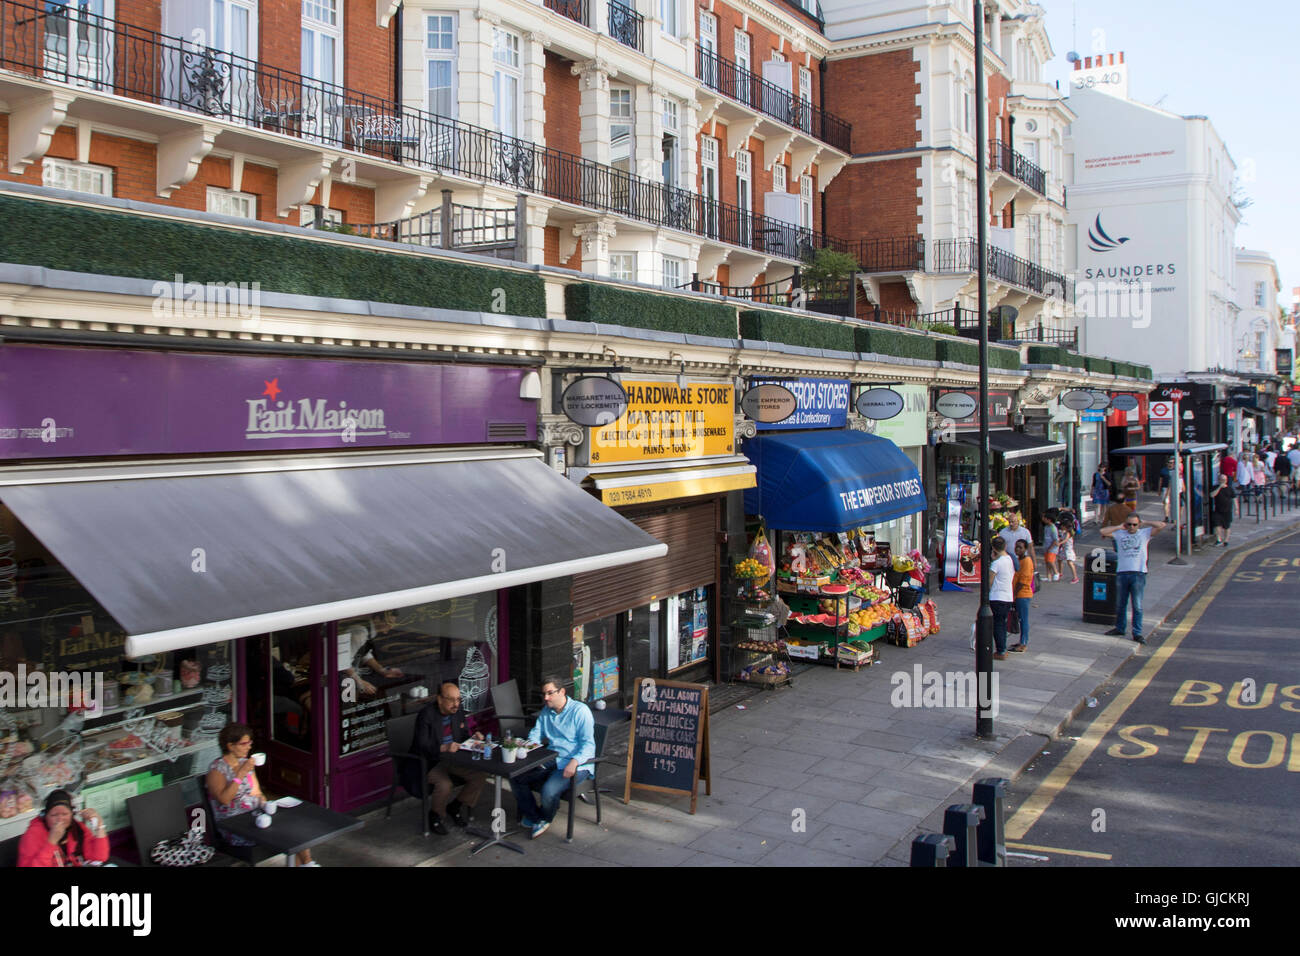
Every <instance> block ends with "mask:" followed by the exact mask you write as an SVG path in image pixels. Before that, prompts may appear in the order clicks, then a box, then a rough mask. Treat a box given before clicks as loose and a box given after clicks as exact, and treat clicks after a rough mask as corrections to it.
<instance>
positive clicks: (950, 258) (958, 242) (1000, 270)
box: [933, 239, 1074, 302]
mask: <svg viewBox="0 0 1300 956" xmlns="http://www.w3.org/2000/svg"><path fill="white" fill-rule="evenodd" d="M933 246H934V263H933V270H934V271H935V272H974V271H975V270H976V269H977V268H978V267H979V243H978V241H977V240H975V239H940V240H938V241H937V242H935V243H933ZM987 263H988V271H989V275H991V276H993V277H994V278H995V279H997V280H999V281H1001V282H1005V283H1007V284H1008V285H1014V286H1018V287H1019V288H1021V289H1026V290H1028V291H1030V292H1033V293H1035V294H1036V295H1041V296H1044V297H1046V298H1049V299H1062V300H1064V301H1066V302H1073V301H1074V280H1073V279H1069V278H1067V277H1066V276H1063V275H1061V274H1060V273H1059V272H1052V271H1051V270H1050V269H1044V268H1043V267H1042V266H1040V265H1038V263H1036V262H1030V261H1029V260H1028V259H1022V258H1020V257H1019V256H1015V255H1012V254H1011V253H1009V252H1007V251H1006V250H1005V249H999V248H998V247H997V246H992V245H990V246H989V247H988V252H987Z"/></svg>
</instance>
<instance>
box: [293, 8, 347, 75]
mask: <svg viewBox="0 0 1300 956" xmlns="http://www.w3.org/2000/svg"><path fill="white" fill-rule="evenodd" d="M328 14H332V21H333V22H331V19H330V18H329V17H328ZM302 32H303V38H302V39H303V50H302V55H303V57H306V55H307V47H308V38H307V36H306V35H307V34H308V33H311V34H314V35H315V36H314V39H315V42H313V43H312V44H311V46H312V51H311V55H312V62H313V63H314V64H317V63H318V61H319V60H320V59H321V57H320V53H321V52H322V51H321V49H320V43H319V41H320V39H323V38H329V39H332V40H333V41H334V62H333V63H331V64H330V72H331V74H332V76H330V77H326V76H321V72H322V71H321V70H320V69H319V65H317V68H316V69H309V68H308V64H307V63H306V62H305V60H304V62H303V63H302V74H303V76H306V77H308V78H310V79H313V80H318V81H319V82H321V83H333V84H336V85H339V86H342V85H343V3H342V0H302Z"/></svg>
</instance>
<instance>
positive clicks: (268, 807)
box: [262, 800, 278, 816]
mask: <svg viewBox="0 0 1300 956" xmlns="http://www.w3.org/2000/svg"><path fill="white" fill-rule="evenodd" d="M277 809H278V807H276V805H275V801H274V800H268V801H266V803H264V804H263V805H262V812H263V813H266V814H270V815H271V816H275V811H276V810H277Z"/></svg>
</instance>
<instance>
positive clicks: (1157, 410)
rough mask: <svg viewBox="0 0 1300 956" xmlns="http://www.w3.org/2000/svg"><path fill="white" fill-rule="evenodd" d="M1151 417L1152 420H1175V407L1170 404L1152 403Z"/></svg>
mask: <svg viewBox="0 0 1300 956" xmlns="http://www.w3.org/2000/svg"><path fill="white" fill-rule="evenodd" d="M1151 417H1152V418H1173V417H1174V406H1172V405H1170V404H1169V403H1168V402H1152V403H1151Z"/></svg>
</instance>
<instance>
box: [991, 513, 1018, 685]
mask: <svg viewBox="0 0 1300 956" xmlns="http://www.w3.org/2000/svg"><path fill="white" fill-rule="evenodd" d="M992 549H993V550H992V551H990V552H989V558H990V560H989V574H990V575H992V580H991V581H990V582H989V604H990V606H992V608H993V644H994V646H995V653H994V654H993V659H994V660H995V661H1005V660H1006V659H1007V615H1008V614H1010V613H1011V612H1012V611H1014V610H1015V608H1016V601H1015V592H1014V590H1013V583H1012V582H1013V580H1014V579H1015V576H1016V569H1015V566H1014V565H1013V564H1012V563H1011V558H1010V556H1009V555H1008V554H1007V543H1006V542H1005V541H1003V540H1002V539H1001V538H994V539H993V544H992Z"/></svg>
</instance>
